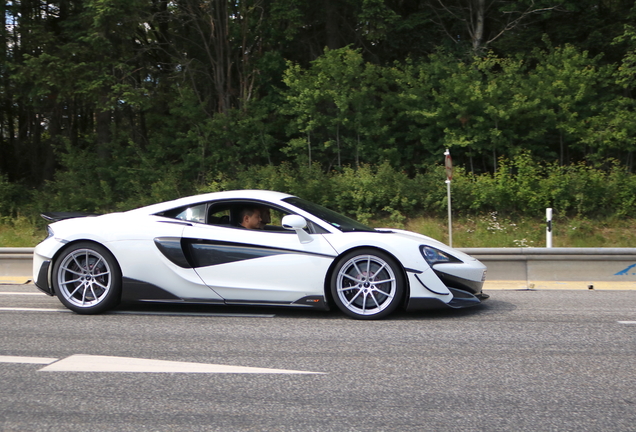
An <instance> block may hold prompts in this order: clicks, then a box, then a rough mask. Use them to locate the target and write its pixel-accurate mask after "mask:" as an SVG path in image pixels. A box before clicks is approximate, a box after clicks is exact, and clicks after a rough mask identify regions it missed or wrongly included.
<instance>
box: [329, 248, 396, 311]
mask: <svg viewBox="0 0 636 432" xmlns="http://www.w3.org/2000/svg"><path fill="white" fill-rule="evenodd" d="M336 290H337V293H338V298H339V299H340V301H341V302H342V304H343V305H344V306H345V307H346V308H347V309H348V310H350V311H351V312H353V313H355V314H357V315H364V316H369V315H376V314H378V313H380V312H382V311H383V310H384V309H386V308H387V307H389V306H390V305H391V304H392V302H393V299H394V297H395V296H396V294H397V280H396V277H395V274H394V273H393V269H392V268H391V266H390V265H389V264H388V263H387V262H386V261H384V260H383V259H382V258H380V257H378V256H375V255H357V256H355V257H353V258H351V259H350V260H349V261H347V262H346V263H345V264H344V265H343V266H342V267H341V268H340V271H339V272H338V276H337V279H336Z"/></svg>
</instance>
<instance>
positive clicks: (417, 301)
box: [406, 287, 490, 312]
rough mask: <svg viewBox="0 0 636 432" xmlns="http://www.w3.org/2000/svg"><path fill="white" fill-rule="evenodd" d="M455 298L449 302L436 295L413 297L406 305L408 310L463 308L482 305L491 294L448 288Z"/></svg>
mask: <svg viewBox="0 0 636 432" xmlns="http://www.w3.org/2000/svg"><path fill="white" fill-rule="evenodd" d="M448 290H449V291H450V292H451V294H452V295H453V298H452V299H451V300H450V301H449V302H448V303H447V302H444V301H443V300H442V299H440V298H435V297H411V298H410V299H409V302H408V304H407V305H406V310H407V311H409V312H410V311H419V310H434V309H444V308H447V307H448V308H452V309H463V308H467V307H472V306H477V305H480V304H481V303H482V302H483V301H484V300H487V299H488V298H489V297H490V296H489V295H488V294H484V293H479V294H471V293H469V292H466V291H462V290H459V289H457V288H450V287H449V288H448Z"/></svg>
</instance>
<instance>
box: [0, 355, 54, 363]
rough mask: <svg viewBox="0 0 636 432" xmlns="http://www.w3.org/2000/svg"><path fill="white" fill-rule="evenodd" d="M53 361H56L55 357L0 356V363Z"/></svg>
mask: <svg viewBox="0 0 636 432" xmlns="http://www.w3.org/2000/svg"><path fill="white" fill-rule="evenodd" d="M54 361H57V359H56V358H48V357H18V356H0V363H21V364H51V363H53V362H54Z"/></svg>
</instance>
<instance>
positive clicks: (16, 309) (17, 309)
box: [0, 307, 276, 318]
mask: <svg viewBox="0 0 636 432" xmlns="http://www.w3.org/2000/svg"><path fill="white" fill-rule="evenodd" d="M2 311H4V312H71V311H70V310H68V309H50V308H24V307H0V312H2ZM104 315H159V316H175V317H178V316H200V317H239V318H274V317H275V316H276V315H275V314H238V313H213V312H212V313H206V312H144V311H110V312H106V313H104Z"/></svg>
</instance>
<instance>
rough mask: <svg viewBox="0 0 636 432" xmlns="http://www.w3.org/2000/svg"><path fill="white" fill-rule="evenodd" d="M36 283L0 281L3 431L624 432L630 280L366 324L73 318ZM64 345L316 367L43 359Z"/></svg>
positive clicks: (255, 313) (633, 311)
mask: <svg viewBox="0 0 636 432" xmlns="http://www.w3.org/2000/svg"><path fill="white" fill-rule="evenodd" d="M36 292H37V290H36V289H35V287H34V286H33V285H23V286H15V285H13V286H12V285H2V286H0V356H5V357H3V358H4V359H5V362H0V383H1V384H0V430H1V431H87V430H92V431H208V430H218V431H630V430H636V386H635V384H636V361H635V357H634V355H635V354H636V291H490V292H489V294H491V296H492V297H491V299H490V300H488V301H487V302H486V303H484V304H483V305H481V306H479V307H476V308H473V309H470V310H462V311H442V312H434V313H417V314H415V313H414V314H406V313H402V314H398V315H396V316H395V317H393V318H391V319H387V320H383V321H372V322H361V321H354V320H350V319H348V318H345V317H344V316H343V315H341V314H340V313H338V312H336V311H332V312H316V311H307V310H289V309H269V308H268V309H263V308H220V307H214V308H209V307H208V308H203V307H188V308H184V307H176V306H160V307H159V306H155V307H145V308H143V309H141V308H136V309H135V308H131V307H128V308H126V309H123V310H122V309H120V310H119V311H117V312H118V313H114V314H105V315H99V316H81V315H76V314H74V313H71V312H64V311H63V310H64V309H63V307H62V305H61V304H60V303H59V302H58V301H57V299H55V298H50V297H46V296H44V295H27V293H36ZM30 309H39V310H30ZM77 354H86V355H94V356H116V357H128V358H135V359H152V360H168V361H173V362H188V364H191V363H200V364H212V365H228V366H243V367H253V368H254V367H255V368H268V369H271V368H274V369H278V370H293V371H306V372H321V374H297V373H290V374H286V373H251V374H245V373H157V372H154V373H144V372H136V373H131V372H77V371H47V370H46V368H47V367H50V366H53V365H57V364H62V363H63V362H64V361H67V360H64V359H68V358H69V357H71V356H74V355H77ZM26 357H29V358H35V361H38V359H42V360H41V362H40V363H39V364H34V363H26V362H25V361H26V360H25V361H22V360H21V359H24V358H26ZM12 358H14V359H17V360H15V361H12V360H10V359H12ZM7 359H9V360H7ZM97 359H102V357H99V358H97ZM56 360H57V362H56ZM0 361H1V359H0Z"/></svg>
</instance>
